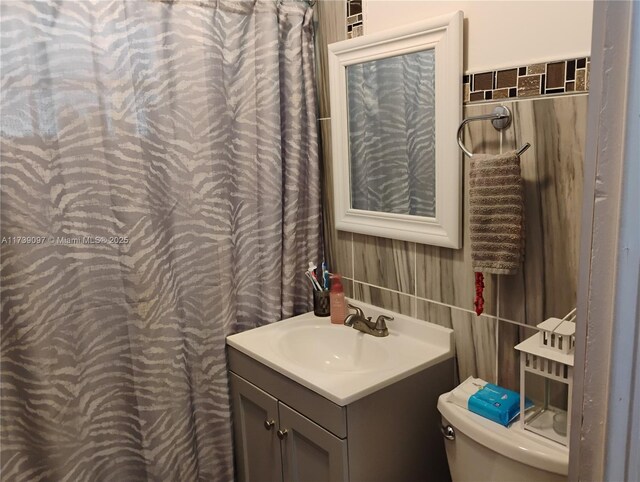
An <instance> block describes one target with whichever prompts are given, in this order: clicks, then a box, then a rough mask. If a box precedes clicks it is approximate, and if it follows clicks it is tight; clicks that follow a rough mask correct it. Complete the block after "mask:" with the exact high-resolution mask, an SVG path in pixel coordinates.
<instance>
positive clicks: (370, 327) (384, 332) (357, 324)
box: [344, 305, 393, 336]
mask: <svg viewBox="0 0 640 482" xmlns="http://www.w3.org/2000/svg"><path fill="white" fill-rule="evenodd" d="M349 308H351V309H352V310H355V311H356V312H355V313H349V314H348V315H347V317H346V318H345V319H344V324H345V325H347V326H351V327H352V328H353V329H354V330H358V331H361V332H362V333H366V334H368V335H373V336H389V329H388V328H387V321H391V320H393V316H385V315H380V316H378V319H377V320H376V322H375V323H374V322H373V321H371V317H370V316H367V317H365V316H364V312H363V311H362V310H361V309H360V308H358V307H357V306H353V305H349Z"/></svg>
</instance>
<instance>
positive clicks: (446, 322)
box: [417, 299, 498, 383]
mask: <svg viewBox="0 0 640 482" xmlns="http://www.w3.org/2000/svg"><path fill="white" fill-rule="evenodd" d="M417 318H420V319H424V320H426V321H429V322H431V323H436V324H438V325H442V326H446V327H447V328H452V329H453V331H454V334H455V343H456V360H457V365H458V375H459V379H460V380H461V381H462V380H465V379H466V378H467V377H469V376H473V377H480V378H483V379H484V380H486V381H488V382H491V383H496V381H497V379H498V374H497V373H496V357H497V353H496V343H495V339H496V329H497V321H496V319H495V318H493V317H489V316H484V315H483V316H480V317H477V316H476V315H475V314H473V313H469V312H467V311H463V310H458V309H456V308H450V307H448V306H443V305H438V304H436V303H431V302H429V301H427V300H421V299H418V303H417Z"/></svg>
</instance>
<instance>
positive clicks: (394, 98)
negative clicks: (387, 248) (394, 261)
mask: <svg viewBox="0 0 640 482" xmlns="http://www.w3.org/2000/svg"><path fill="white" fill-rule="evenodd" d="M347 90H348V92H349V150H350V161H351V162H350V166H351V205H352V207H353V208H355V209H364V210H368V211H378V212H380V211H382V212H389V213H395V214H412V215H416V216H428V217H435V212H436V205H435V192H436V191H435V189H436V182H435V52H434V50H433V49H431V50H425V51H421V52H416V53H412V54H404V55H400V56H396V57H390V58H386V59H379V60H375V61H369V62H364V63H361V64H354V65H350V66H348V67H347Z"/></svg>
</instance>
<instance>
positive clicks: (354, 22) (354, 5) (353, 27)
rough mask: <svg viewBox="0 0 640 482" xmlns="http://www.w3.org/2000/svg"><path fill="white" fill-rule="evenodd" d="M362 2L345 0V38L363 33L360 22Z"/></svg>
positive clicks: (360, 0)
mask: <svg viewBox="0 0 640 482" xmlns="http://www.w3.org/2000/svg"><path fill="white" fill-rule="evenodd" d="M362 2H364V0H347V38H348V39H349V38H354V37H361V36H362V35H363V34H364V26H363V23H362Z"/></svg>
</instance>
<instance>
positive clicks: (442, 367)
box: [227, 303, 454, 482]
mask: <svg viewBox="0 0 640 482" xmlns="http://www.w3.org/2000/svg"><path fill="white" fill-rule="evenodd" d="M357 304H358V306H360V307H361V308H363V309H364V311H365V313H366V315H368V316H373V317H374V319H375V317H376V316H378V315H379V314H384V315H387V316H393V317H394V320H393V321H390V322H388V326H389V336H387V337H381V338H376V337H374V336H371V335H367V334H364V333H361V332H358V331H356V330H354V329H352V328H350V327H347V326H341V325H331V324H330V323H329V320H328V318H318V317H315V316H314V315H313V313H307V314H305V315H301V316H297V317H294V318H290V319H288V320H284V321H281V322H278V323H274V324H271V325H267V326H263V327H260V328H256V329H254V330H250V331H247V332H244V333H240V334H237V335H232V336H230V337H228V338H227V345H228V346H227V348H228V359H229V369H230V374H229V378H230V386H231V398H232V409H233V425H234V437H235V454H236V470H237V476H238V480H240V481H249V482H257V481H259V482H267V481H281V480H282V481H299V482H312V481H331V482H335V481H367V482H369V481H399V480H402V481H413V480H415V481H438V482H440V481H446V480H448V479H449V472H448V468H447V462H446V456H445V452H444V444H443V442H442V435H441V434H440V418H439V414H438V411H437V409H436V405H437V400H438V396H439V395H440V394H441V393H444V392H446V391H448V390H451V389H452V388H453V382H454V374H453V355H454V345H453V332H452V331H451V330H449V329H446V328H443V327H440V326H437V325H434V324H431V323H427V322H424V321H419V320H415V319H413V318H409V317H405V316H402V315H397V314H394V313H390V312H388V311H386V310H381V309H379V308H376V307H373V306H370V305H366V304H364V303H357Z"/></svg>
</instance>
